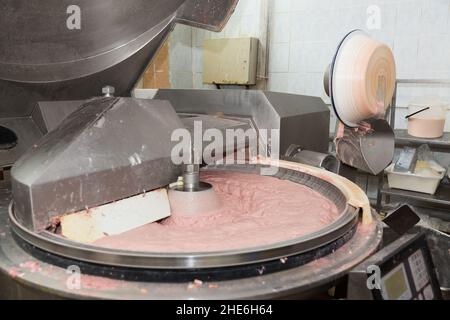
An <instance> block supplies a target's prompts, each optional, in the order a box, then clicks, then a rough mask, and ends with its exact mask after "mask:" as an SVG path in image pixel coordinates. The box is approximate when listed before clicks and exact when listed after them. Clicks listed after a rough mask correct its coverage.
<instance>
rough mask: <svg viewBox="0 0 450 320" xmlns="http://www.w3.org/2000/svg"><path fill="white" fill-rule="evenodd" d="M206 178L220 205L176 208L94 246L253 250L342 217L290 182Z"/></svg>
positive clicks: (231, 174)
mask: <svg viewBox="0 0 450 320" xmlns="http://www.w3.org/2000/svg"><path fill="white" fill-rule="evenodd" d="M202 180H203V181H205V182H209V183H210V184H212V185H213V186H214V190H215V191H216V193H217V195H218V197H219V199H220V200H221V203H222V206H221V208H220V209H218V210H216V211H215V212H206V213H205V212H202V213H199V214H198V215H195V216H193V217H185V216H177V215H176V213H175V212H174V213H172V216H171V217H170V218H168V219H166V220H164V221H161V222H159V223H152V224H148V225H145V226H143V227H141V228H138V229H135V230H132V231H129V232H126V233H123V234H121V235H118V236H110V237H106V238H103V239H101V240H99V241H97V242H96V243H95V244H94V245H97V246H102V247H108V248H114V249H123V250H132V251H143V252H155V253H158V252H159V253H187V252H190V253H192V252H198V253H203V252H215V251H226V250H235V249H249V248H253V247H258V246H264V245H272V244H275V243H278V242H283V241H287V240H292V239H294V238H297V237H301V236H304V235H307V234H309V233H312V232H315V231H318V230H320V229H322V228H323V227H325V226H326V225H328V224H330V223H332V222H334V221H335V220H336V219H337V217H338V216H339V213H338V210H337V208H336V206H335V205H334V204H333V203H332V202H331V201H329V200H328V199H326V198H325V197H323V196H322V195H320V194H319V193H317V192H315V191H313V190H312V189H310V188H308V187H305V186H302V185H299V184H296V183H294V182H291V181H284V180H280V179H277V178H273V177H265V176H259V175H253V174H243V173H235V172H205V173H203V174H202Z"/></svg>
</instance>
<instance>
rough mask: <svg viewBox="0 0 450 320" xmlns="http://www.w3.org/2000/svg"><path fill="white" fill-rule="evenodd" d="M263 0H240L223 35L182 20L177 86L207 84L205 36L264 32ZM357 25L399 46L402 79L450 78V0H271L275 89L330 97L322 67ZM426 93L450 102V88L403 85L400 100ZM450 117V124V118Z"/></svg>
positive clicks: (396, 49)
mask: <svg viewBox="0 0 450 320" xmlns="http://www.w3.org/2000/svg"><path fill="white" fill-rule="evenodd" d="M262 1H263V0H240V2H239V5H238V8H237V10H236V13H235V14H234V15H233V16H232V18H231V20H230V22H229V24H228V25H227V26H226V28H225V30H224V31H223V32H222V33H220V34H216V33H211V32H206V31H203V30H199V29H192V28H189V27H184V26H178V27H177V28H176V31H175V34H174V35H173V37H172V38H173V40H177V41H178V40H179V39H178V38H177V37H179V36H182V38H183V43H182V44H177V43H175V41H173V42H174V44H172V49H173V51H175V52H173V53H172V54H171V56H172V55H174V56H176V57H177V58H179V59H176V60H177V61H176V62H174V63H175V64H176V65H171V70H172V79H173V80H174V81H173V82H172V83H174V85H175V87H186V86H188V85H191V87H193V88H203V87H204V86H203V84H202V43H203V40H204V39H206V38H215V37H238V36H254V37H259V36H260V34H261V32H262V31H261V5H262ZM373 6H375V8H379V10H380V18H381V26H380V27H381V28H380V29H372V30H371V29H370V28H368V25H367V21H368V19H369V18H370V16H371V15H370V14H369V13H368V9H369V8H373ZM352 29H364V30H366V31H368V32H369V33H370V34H371V35H372V36H373V37H375V38H376V39H378V40H380V41H383V42H385V43H387V44H388V45H389V46H391V47H392V49H393V51H394V54H395V57H396V61H397V68H398V78H413V79H421V78H428V79H450V0H270V9H269V74H268V76H269V82H268V87H269V90H272V91H283V92H289V93H298V94H307V95H314V96H320V97H322V98H323V99H324V100H325V101H326V102H328V100H329V99H328V98H327V97H326V95H325V92H324V90H323V85H322V82H323V81H322V79H323V72H324V70H325V69H326V67H327V65H328V64H329V62H330V61H331V59H332V56H333V53H334V50H335V48H336V46H337V44H338V42H339V41H340V39H341V38H342V37H343V36H345V34H346V33H347V32H349V31H350V30H352ZM189 30H190V35H189ZM189 41H191V42H190V43H191V45H189ZM189 58H190V59H191V64H190V65H189V61H188V60H189ZM171 61H173V59H171ZM189 73H191V76H192V77H191V78H192V83H191V82H190V81H188V79H187V78H188V76H187V74H189ZM178 76H181V77H180V78H179V79H175V77H178ZM423 95H439V96H441V97H442V98H443V99H444V100H447V101H448V102H450V87H448V86H447V87H434V88H427V87H423V86H404V87H401V88H400V89H399V101H398V103H399V105H403V106H406V105H407V104H408V103H409V101H410V100H412V99H413V98H414V97H420V96H423ZM405 112H406V111H402V110H400V111H399V115H398V121H397V123H398V124H399V126H400V127H405V126H406V122H405V121H404V117H402V116H404V113H405ZM447 123H448V126H449V129H450V119H449V121H448V122H447Z"/></svg>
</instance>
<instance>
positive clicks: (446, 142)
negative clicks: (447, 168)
mask: <svg viewBox="0 0 450 320" xmlns="http://www.w3.org/2000/svg"><path fill="white" fill-rule="evenodd" d="M395 142H396V145H397V146H398V147H404V146H410V147H419V146H421V145H423V144H427V145H428V146H430V148H431V149H433V150H436V151H443V152H445V151H447V152H449V150H450V132H446V133H444V135H443V136H442V137H441V138H438V139H424V138H416V137H413V136H410V135H409V134H408V130H402V129H397V130H395Z"/></svg>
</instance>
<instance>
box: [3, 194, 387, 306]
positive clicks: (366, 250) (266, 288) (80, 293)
mask: <svg viewBox="0 0 450 320" xmlns="http://www.w3.org/2000/svg"><path fill="white" fill-rule="evenodd" d="M9 202H10V194H9V192H8V191H7V190H2V191H0V285H1V287H2V290H0V298H9V299H18V298H22V299H25V298H28V299H39V298H75V299H86V298H95V299H194V300H196V299H266V298H267V299H269V298H289V297H295V298H298V297H309V296H310V295H311V294H314V293H316V292H317V291H318V290H321V289H322V290H323V289H325V290H326V289H327V288H330V287H331V286H333V285H334V282H335V281H337V280H338V279H340V278H341V277H343V276H344V275H345V274H346V273H347V272H348V270H350V269H351V268H353V267H354V266H356V265H358V264H359V263H361V262H362V261H363V260H365V259H366V258H367V257H368V256H370V255H371V254H373V253H374V252H375V251H376V250H377V248H378V246H379V245H380V242H381V238H382V226H381V224H380V223H379V222H377V221H375V222H374V223H373V224H371V225H369V226H366V227H364V228H358V229H357V232H356V234H355V235H354V236H353V237H352V238H351V239H350V241H349V242H347V243H346V244H345V245H344V246H343V247H341V248H340V249H338V250H336V251H335V252H333V253H332V254H330V255H329V256H326V257H324V258H321V259H319V260H317V261H313V262H311V263H308V264H306V265H303V266H300V267H296V268H292V269H288V270H285V271H281V272H276V273H272V274H264V272H262V273H261V275H260V276H258V277H251V278H247V279H237V280H231V281H220V282H208V280H207V279H203V280H204V283H203V285H202V286H200V287H198V288H193V289H188V288H189V285H190V284H192V282H180V283H164V282H145V281H142V280H139V279H137V280H136V281H126V280H113V279H110V278H107V276H108V274H107V272H105V274H104V276H97V277H94V276H88V275H86V274H82V275H81V288H80V290H71V289H70V288H69V287H68V286H67V283H68V280H69V277H70V275H71V274H68V273H67V269H66V268H65V267H64V266H56V265H51V264H49V263H48V262H47V261H45V260H38V259H36V258H35V257H34V256H32V255H31V253H30V252H28V251H27V250H26V249H25V248H24V247H23V246H22V245H21V244H20V243H19V242H17V241H16V240H15V239H14V237H13V235H12V230H11V227H10V222H9V221H8V218H7V207H8V204H9ZM27 262H28V263H30V262H31V263H34V264H35V265H37V267H38V268H40V269H41V271H40V272H32V270H30V269H27V268H26V267H21V265H22V266H23V265H24V263H25V264H26V263H27ZM72 263H75V264H76V262H72ZM280 263H281V262H280ZM193 280H194V279H191V281H193Z"/></svg>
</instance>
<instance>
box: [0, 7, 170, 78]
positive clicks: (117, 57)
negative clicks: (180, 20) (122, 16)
mask: <svg viewBox="0 0 450 320" xmlns="http://www.w3.org/2000/svg"><path fill="white" fill-rule="evenodd" d="M175 17H176V13H171V14H170V15H169V16H167V17H165V18H164V20H163V21H161V22H160V23H158V24H157V25H155V26H153V27H152V28H150V29H149V30H147V31H145V32H143V33H142V34H140V35H138V36H137V37H136V38H134V39H131V40H130V41H129V42H127V43H125V44H123V45H121V46H119V47H117V48H114V49H111V50H108V51H105V52H102V53H98V54H96V55H94V56H90V57H87V58H84V59H78V60H72V61H66V62H58V63H48V64H37V65H32V64H21V65H20V66H21V68H22V69H26V70H27V79H24V78H22V77H19V76H17V73H16V74H14V75H13V76H5V75H2V74H1V73H0V79H1V80H4V81H10V82H17V83H54V82H61V81H70V80H74V79H78V78H84V77H88V76H91V75H93V74H96V73H99V72H102V71H104V70H107V69H108V68H111V67H113V66H115V65H117V64H119V63H121V62H123V61H124V60H126V59H127V58H129V57H131V56H132V55H134V54H136V53H137V52H139V51H140V50H141V49H142V48H144V47H145V46H146V45H148V44H149V43H150V42H151V41H152V39H154V38H155V37H157V36H158V35H159V34H160V33H161V32H163V31H164V30H165V29H167V28H169V27H170V26H171V24H173V21H174V20H175ZM124 57H125V58H124ZM105 60H106V61H107V62H106V63H105V62H103V61H105ZM80 64H87V65H88V66H90V67H91V68H92V70H89V71H81V72H80V71H77V72H78V73H77V74H75V75H71V76H70V77H68V76H66V73H67V69H69V68H73V69H81V68H80ZM0 65H2V64H0ZM3 65H6V64H5V63H3ZM16 65H17V64H8V65H6V66H7V67H11V66H16ZM5 69H8V68H5ZM84 69H86V67H84V68H83V70H84ZM20 73H24V71H23V70H21V71H20ZM49 73H50V74H51V75H52V77H51V78H45V77H44V76H43V75H46V74H49ZM56 75H57V76H59V78H58V79H55V76H56ZM30 78H31V79H30Z"/></svg>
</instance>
